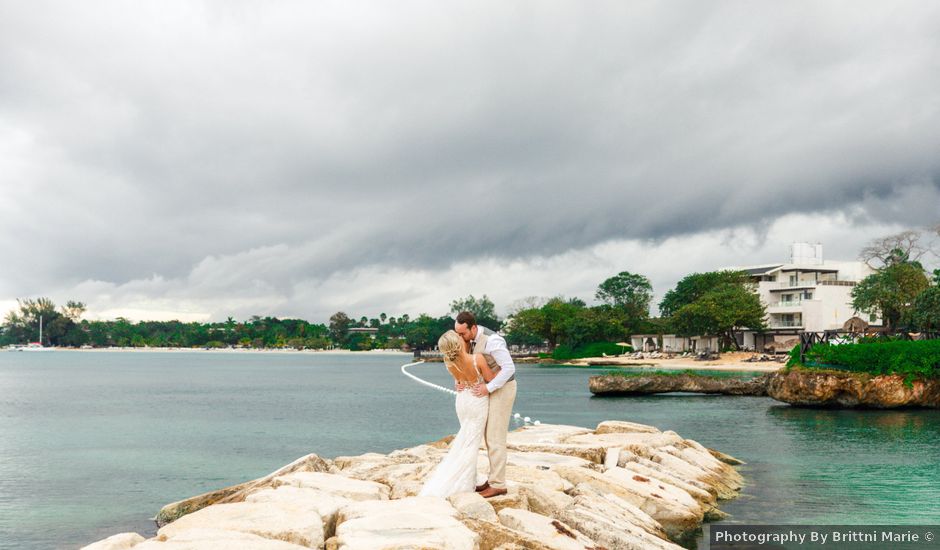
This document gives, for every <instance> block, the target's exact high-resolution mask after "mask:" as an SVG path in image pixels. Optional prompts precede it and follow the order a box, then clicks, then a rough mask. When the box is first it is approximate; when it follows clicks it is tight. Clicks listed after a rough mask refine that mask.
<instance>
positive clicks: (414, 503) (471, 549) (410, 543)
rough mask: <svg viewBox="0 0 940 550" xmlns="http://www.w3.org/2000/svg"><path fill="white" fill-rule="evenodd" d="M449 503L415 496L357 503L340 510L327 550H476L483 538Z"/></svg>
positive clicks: (327, 543) (438, 499)
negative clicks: (334, 533) (462, 519)
mask: <svg viewBox="0 0 940 550" xmlns="http://www.w3.org/2000/svg"><path fill="white" fill-rule="evenodd" d="M456 515H457V510H455V509H454V508H453V507H452V506H451V505H450V504H449V503H448V502H447V501H446V500H444V499H442V498H436V497H414V498H406V499H401V500H392V501H372V502H356V503H353V504H350V505H348V506H346V507H344V508H343V509H341V510H340V512H339V516H338V524H337V526H336V536H334V537H332V538H330V539H329V540H327V541H326V549H327V550H376V549H380V548H381V549H383V550H395V549H400V550H405V549H415V548H421V549H447V550H475V549H476V548H477V547H478V545H479V540H480V537H479V536H478V535H477V534H476V533H475V532H473V531H471V530H470V529H468V528H467V527H466V526H465V525H464V524H463V523H461V522H460V521H458V520H457V519H456V518H455V516H456Z"/></svg>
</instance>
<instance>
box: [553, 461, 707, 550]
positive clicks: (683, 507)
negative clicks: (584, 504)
mask: <svg viewBox="0 0 940 550" xmlns="http://www.w3.org/2000/svg"><path fill="white" fill-rule="evenodd" d="M618 469H619V468H615V469H614V470H611V471H609V472H607V473H604V474H601V473H598V472H595V471H593V470H589V469H587V468H558V469H556V471H557V472H558V473H559V475H561V476H562V477H564V478H566V479H567V480H568V481H570V482H571V483H574V484H576V485H577V484H579V483H587V484H588V485H591V486H593V487H595V488H596V489H598V490H600V491H601V492H605V493H613V494H615V495H617V496H618V497H620V498H622V499H623V500H625V501H627V502H629V503H631V504H633V505H634V506H636V507H638V508H640V509H641V510H643V511H644V512H646V513H647V514H649V515H650V516H652V517H653V518H654V519H656V521H658V522H659V523H660V524H661V525H662V526H663V528H664V529H665V530H666V532H667V533H668V534H669V536H670V537H673V538H681V537H684V536H686V535H687V534H689V533H691V532H693V531H695V530H697V529H698V528H699V526H700V524H701V522H702V520H703V519H704V510H703V509H702V507H701V506H699V504H698V502H696V501H695V499H693V498H692V497H691V496H690V495H689V494H688V493H686V492H684V491H682V490H679V489H677V488H676V487H672V486H668V485H665V484H654V483H652V481H651V480H650V479H648V478H645V477H642V476H636V477H640V479H636V478H635V477H634V476H633V475H630V476H622V475H619V474H611V472H614V471H616V470H618ZM608 474H610V475H608Z"/></svg>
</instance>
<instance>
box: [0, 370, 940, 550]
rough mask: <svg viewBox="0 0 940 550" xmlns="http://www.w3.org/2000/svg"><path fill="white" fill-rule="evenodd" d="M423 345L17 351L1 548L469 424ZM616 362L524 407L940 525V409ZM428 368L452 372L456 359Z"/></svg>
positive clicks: (803, 500) (801, 503)
mask: <svg viewBox="0 0 940 550" xmlns="http://www.w3.org/2000/svg"><path fill="white" fill-rule="evenodd" d="M408 361H409V356H407V355H404V354H402V355H400V356H389V355H373V354H355V355H327V354H274V353H209V352H191V353H189V352H179V353H138V352H62V351H55V352H50V353H27V352H24V353H8V352H2V353H0V548H3V549H14V548H16V549H31V548H37V549H46V548H77V547H79V546H82V545H84V544H87V543H90V542H92V541H95V540H98V539H101V538H104V537H106V536H109V535H112V534H115V533H118V532H122V531H137V532H139V533H140V534H142V535H144V536H152V535H153V534H154V533H155V527H154V524H153V522H152V521H151V520H150V519H149V518H151V517H153V516H154V514H156V512H157V511H158V510H159V509H160V507H161V506H163V505H164V504H167V503H169V502H172V501H176V500H179V499H182V498H186V497H189V496H193V495H196V494H199V493H202V492H205V491H209V490H212V489H217V488H220V487H224V486H227V485H232V484H236V483H240V482H243V481H246V480H249V479H253V478H257V477H260V476H263V475H265V474H268V473H270V472H272V471H274V470H276V469H277V468H279V467H281V466H283V465H284V464H287V463H288V462H290V461H292V460H294V459H295V458H298V457H300V456H302V455H304V454H307V453H310V452H316V453H318V454H320V455H322V456H326V457H334V456H339V455H346V454H360V453H364V452H368V451H377V452H389V451H391V450H394V449H398V448H402V447H409V446H413V445H416V444H419V443H422V442H427V441H431V440H435V439H438V438H440V437H441V436H443V435H446V434H449V433H453V432H455V431H456V430H457V427H458V426H457V421H456V418H455V417H454V411H453V398H452V397H451V396H449V395H447V394H444V393H442V392H436V391H434V390H431V389H428V388H426V387H423V386H421V385H419V384H416V383H415V382H413V381H411V380H409V379H407V378H406V377H404V376H402V374H401V373H400V371H399V367H400V366H401V365H402V364H404V363H406V362H408ZM605 371H606V369H601V368H598V369H589V368H579V369H571V368H559V367H550V366H535V365H520V366H519V374H518V375H517V378H518V380H519V394H518V397H517V400H516V410H517V411H518V412H521V413H522V414H523V415H527V416H531V417H532V418H537V419H539V420H541V421H542V422H549V423H562V424H573V425H579V426H588V427H593V426H594V425H596V424H597V423H598V422H600V421H602V420H629V421H633V422H641V423H644V424H652V425H655V426H657V427H659V428H661V429H664V430H667V429H668V430H675V431H676V432H678V433H679V434H680V435H682V436H684V437H688V438H692V439H695V440H697V441H699V442H701V443H702V444H704V445H706V446H709V447H713V448H716V449H719V450H721V451H723V452H726V453H729V454H731V455H734V456H736V457H738V458H740V459H742V460H745V461H747V462H748V464H747V465H746V466H743V467H741V471H742V473H743V474H744V475H745V476H746V478H747V480H748V483H749V485H748V487H747V488H746V490H745V491H744V493H743V494H742V496H741V497H740V498H739V499H737V500H735V501H731V502H728V503H725V504H724V505H723V506H722V509H723V510H725V511H727V512H729V513H730V514H732V516H733V517H732V518H731V519H730V520H729V521H733V522H742V523H860V524H876V523H878V524H885V523H909V524H940V506H938V505H937V503H938V502H940V449H938V446H937V441H938V438H940V411H914V410H911V411H894V412H888V411H883V412H879V411H824V410H811V409H794V408H790V407H787V406H784V405H779V404H777V403H776V402H774V401H772V400H770V399H766V398H756V397H723V396H679V395H661V396H651V397H641V398H595V397H592V396H591V394H590V393H589V392H588V390H587V379H588V377H589V376H590V375H592V374H598V373H602V372H605ZM411 372H412V373H414V374H416V375H418V376H421V377H422V378H425V379H427V380H430V381H432V382H436V383H440V384H444V385H446V384H447V374H446V372H444V369H443V367H442V366H441V365H440V364H439V363H438V364H433V363H432V364H428V365H421V366H418V367H413V368H412V369H411Z"/></svg>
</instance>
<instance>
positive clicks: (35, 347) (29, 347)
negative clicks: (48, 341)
mask: <svg viewBox="0 0 940 550" xmlns="http://www.w3.org/2000/svg"><path fill="white" fill-rule="evenodd" d="M20 351H52V348H47V347H46V346H44V345H42V344H40V343H39V342H30V343H28V344H26V345H25V346H23V347H22V348H20Z"/></svg>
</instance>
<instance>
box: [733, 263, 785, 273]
mask: <svg viewBox="0 0 940 550" xmlns="http://www.w3.org/2000/svg"><path fill="white" fill-rule="evenodd" d="M781 267H783V264H774V265H766V266H762V267H745V268H744V269H742V270H741V271H743V272H745V273H747V274H748V275H766V274H768V273H773V272H774V271H777V269H779V268H781Z"/></svg>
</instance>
